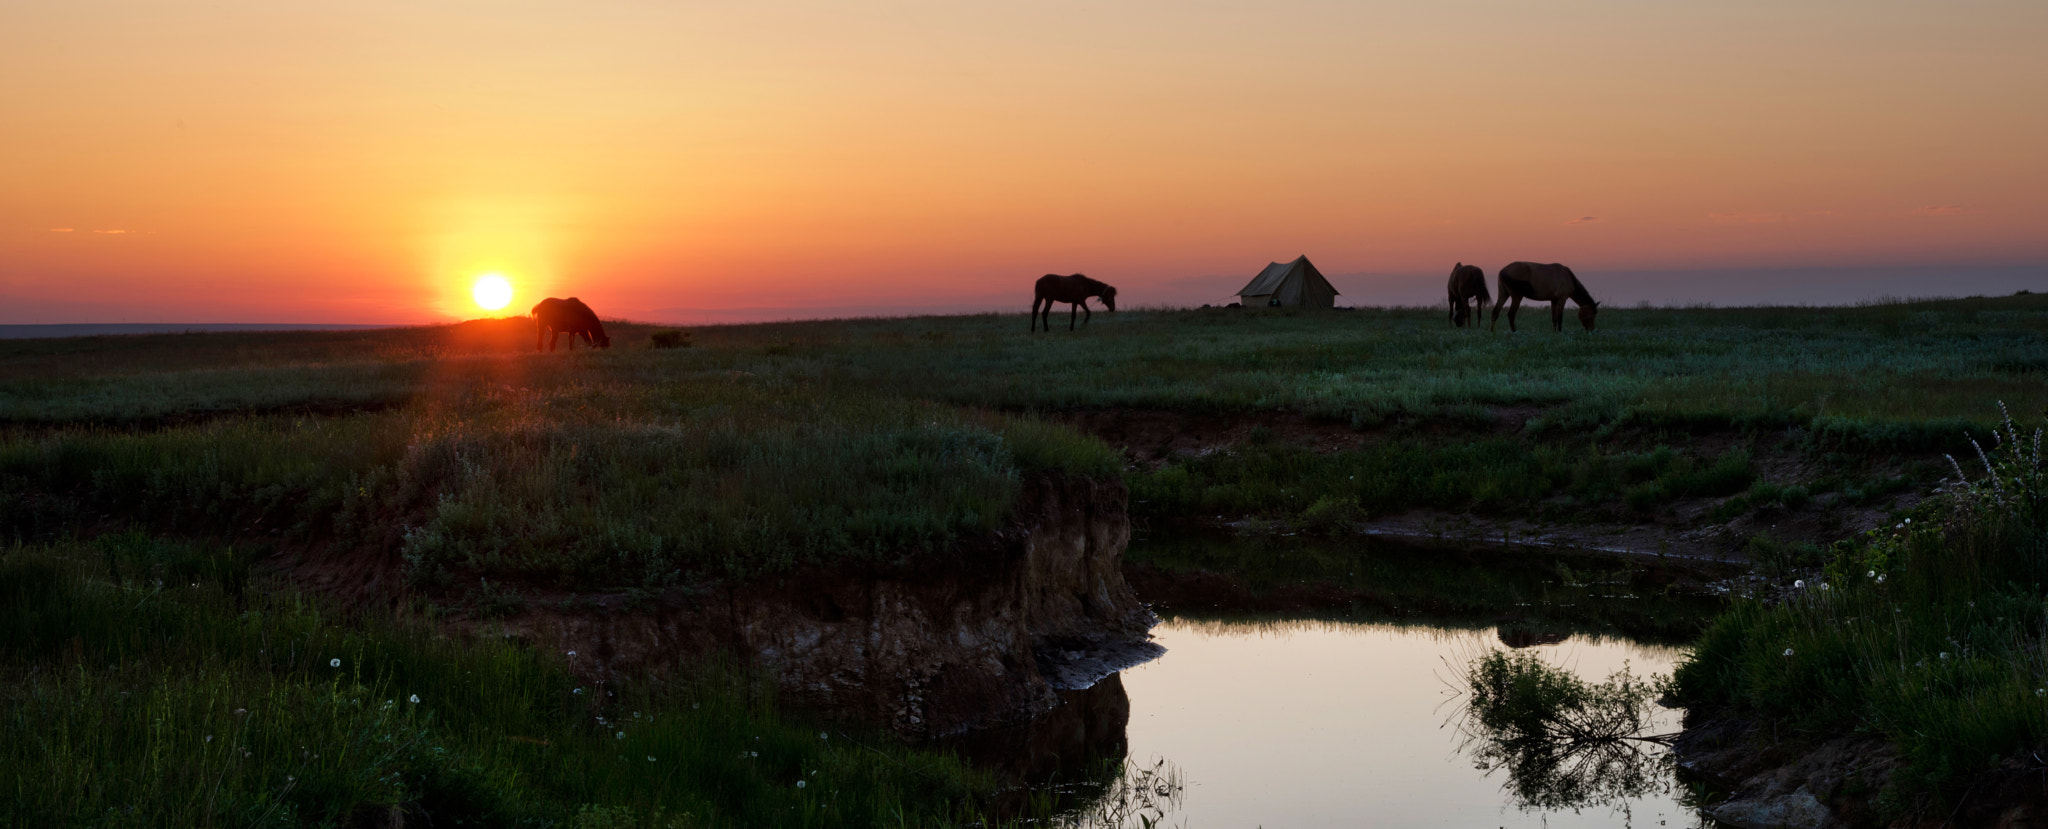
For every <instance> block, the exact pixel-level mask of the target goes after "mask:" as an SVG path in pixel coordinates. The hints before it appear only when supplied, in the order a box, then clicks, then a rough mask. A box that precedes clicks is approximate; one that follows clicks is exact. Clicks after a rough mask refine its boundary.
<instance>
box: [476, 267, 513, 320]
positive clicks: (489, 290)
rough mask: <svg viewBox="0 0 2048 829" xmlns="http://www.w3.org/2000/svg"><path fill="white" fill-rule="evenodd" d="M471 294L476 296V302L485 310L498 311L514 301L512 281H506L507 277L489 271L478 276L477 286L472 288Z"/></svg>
mask: <svg viewBox="0 0 2048 829" xmlns="http://www.w3.org/2000/svg"><path fill="white" fill-rule="evenodd" d="M470 294H471V295H472V296H475V297H476V304H478V305H481V306H483V308H484V310H486V311H496V310H498V309H500V308H503V307H505V306H507V305H510V304H511V303H512V283H510V282H506V281H505V277H502V276H499V275H497V274H494V273H487V274H484V275H483V276H479V277H477V278H476V287H475V288H471V289H470Z"/></svg>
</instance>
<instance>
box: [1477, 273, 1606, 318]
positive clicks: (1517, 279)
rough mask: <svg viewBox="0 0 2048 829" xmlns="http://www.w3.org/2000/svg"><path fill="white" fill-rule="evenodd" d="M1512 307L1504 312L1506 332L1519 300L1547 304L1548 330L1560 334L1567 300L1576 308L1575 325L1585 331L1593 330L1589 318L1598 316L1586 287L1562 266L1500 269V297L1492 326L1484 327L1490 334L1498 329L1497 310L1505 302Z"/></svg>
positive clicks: (1520, 304) (1519, 306) (1495, 304)
mask: <svg viewBox="0 0 2048 829" xmlns="http://www.w3.org/2000/svg"><path fill="white" fill-rule="evenodd" d="M1510 299H1512V300H1514V302H1515V304H1514V305H1512V306H1509V308H1508V330H1509V331H1513V330H1515V312H1516V311H1519V310H1521V309H1522V300H1524V299H1533V300H1537V301H1539V302H1548V303H1550V327H1551V328H1552V329H1555V330H1558V331H1563V330H1564V301H1565V300H1567V299H1569V300H1571V301H1573V302H1576V303H1578V305H1579V322H1580V323H1581V324H1583V325H1585V326H1586V330H1587V331H1591V330H1593V315H1594V314H1596V313H1599V311H1600V303H1598V302H1594V301H1593V295H1592V294H1590V293H1587V292H1586V286H1585V285H1584V284H1582V283H1580V282H1579V278H1578V276H1576V275H1574V274H1573V273H1572V269H1571V268H1567V267H1565V266H1563V265H1558V264H1549V265H1539V264H1536V263H1534V262H1513V263H1510V264H1509V265H1508V266H1507V267H1505V268H1501V269H1500V296H1498V297H1495V298H1494V300H1493V322H1492V323H1491V324H1490V325H1488V326H1487V329H1488V330H1492V329H1493V328H1494V327H1495V326H1498V325H1500V306H1502V305H1504V304H1506V303H1507V301H1508V300H1510Z"/></svg>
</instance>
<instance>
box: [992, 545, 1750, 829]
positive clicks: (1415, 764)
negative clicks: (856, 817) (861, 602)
mask: <svg viewBox="0 0 2048 829" xmlns="http://www.w3.org/2000/svg"><path fill="white" fill-rule="evenodd" d="M1127 560H1129V561H1131V562H1133V563H1134V565H1135V569H1134V570H1127V572H1132V573H1133V574H1134V577H1133V586H1134V587H1136V588H1138V591H1139V596H1140V597H1141V598H1144V599H1145V600H1146V601H1148V602H1151V603H1153V604H1154V607H1155V609H1156V610H1158V611H1159V613H1160V615H1161V616H1162V617H1163V618H1164V620H1165V621H1164V622H1163V623H1162V624H1160V625H1159V626H1158V627H1156V628H1154V629H1153V631H1152V633H1153V636H1154V638H1155V639H1156V640H1157V641H1158V642H1159V643H1160V644H1162V645H1164V646H1165V648H1166V652H1165V654H1164V655H1163V656H1160V657H1159V658H1157V659H1155V660H1154V661H1152V662H1149V663H1146V664H1143V665H1139V666H1137V667H1134V668H1131V669H1128V670H1126V671H1124V672H1122V673H1121V674H1120V675H1117V676H1112V677H1110V678H1108V679H1106V680H1104V681H1103V682H1101V683H1099V684H1098V685H1097V686H1096V687H1095V688H1092V689H1089V690H1086V691H1078V692H1068V694H1067V700H1068V701H1067V703H1066V704H1065V705H1063V706H1061V708H1059V709H1056V710H1055V711H1054V712H1052V713H1051V714H1049V715H1047V716H1046V717H1043V718H1041V720H1040V721H1039V722H1037V723H1034V724H1033V725H1032V726H1029V727H1027V728H1025V729H1022V730H1019V731H1013V732H1010V733H1003V734H991V735H987V736H988V739H987V740H986V741H984V742H983V743H982V745H981V749H982V750H979V751H975V750H970V752H969V753H970V754H974V755H978V756H980V757H982V758H984V759H986V760H990V761H992V762H993V763H994V764H995V765H997V766H999V767H1000V768H1001V769H1002V771H1003V773H1004V775H1005V776H1006V777H1007V778H1008V779H1011V780H1014V781H1018V788H1017V789H1015V790H1014V791H1016V792H1018V793H1019V794H1020V795H1027V796H1037V797H1040V798H1041V802H1043V798H1044V797H1045V796H1047V795H1048V794H1051V795H1052V796H1053V797H1054V801H1055V802H1056V803H1057V804H1063V805H1060V806H1059V809H1060V810H1061V812H1062V813H1061V814H1060V816H1059V817H1058V818H1057V819H1055V820H1053V821H1051V822H1052V823H1055V824H1062V825H1067V826H1087V827H1119V828H1120V827H1136V826H1183V827H1192V828H1194V829H1208V828H1209V827H1225V828H1227V829H1235V828H1236V827H1256V826H1263V827H1274V828H1275V829H1279V827H1324V826H1374V827H1439V826H1441V827H1617V826H1636V827H1701V826H1711V825H1712V824H1711V823H1710V822H1708V821H1706V820H1705V819H1704V818H1703V817H1702V816H1701V815H1700V814H1699V812H1698V810H1697V809H1694V808H1690V807H1688V806H1687V805H1686V801H1687V800H1688V799H1690V792H1689V790H1688V788H1687V786H1686V785H1685V784H1684V783H1682V782H1681V781H1680V780H1679V779H1678V778H1677V777H1676V776H1675V775H1674V772H1673V769H1672V767H1671V764H1670V763H1669V762H1668V759H1667V758H1666V756H1665V752H1664V749H1663V748H1662V746H1661V745H1659V744H1656V743H1644V742H1636V741H1626V742H1623V743H1620V744H1612V743H1610V744H1605V745H1603V746H1600V747H1596V748H1593V749H1586V750H1582V748H1583V747H1571V746H1568V747H1564V748H1563V749H1561V750H1559V751H1555V752H1549V753H1542V752H1539V753H1536V754H1528V753H1524V754H1519V755H1503V754H1502V753H1501V752H1499V751H1494V752H1492V753H1491V754H1489V752H1488V748H1489V747H1490V746H1498V745H1499V744H1498V743H1493V742H1490V741H1489V740H1487V739H1486V737H1487V735H1484V734H1482V733H1480V729H1478V728H1477V727H1476V725H1469V726H1468V721H1467V719H1466V718H1465V717H1464V716H1463V714H1464V712H1465V701H1466V696H1465V693H1464V692H1465V689H1466V687H1467V685H1466V679H1465V678H1466V676H1467V670H1468V668H1469V667H1470V666H1471V665H1472V663H1473V661H1474V660H1477V659H1479V658H1480V657H1482V656H1485V655H1486V654H1488V653H1492V652H1496V651H1500V652H1510V653H1518V654H1535V655H1537V656H1538V658H1540V659H1541V660H1542V661H1543V662H1545V663H1546V664H1548V665H1552V666H1555V667H1558V668H1562V669H1565V670H1568V671H1570V672H1572V673H1573V674H1574V675H1576V676H1578V677H1579V678H1580V679H1583V680H1585V681H1587V682H1595V683H1596V682H1600V681H1603V680H1606V679H1607V678H1609V676H1610V675H1612V674H1613V673H1614V672H1615V671H1618V670H1621V669H1622V668H1623V667H1624V666H1626V667H1627V668H1628V669H1629V670H1630V671H1631V672H1632V673H1633V674H1634V675H1635V676H1636V677H1638V678H1648V677H1650V676H1651V675H1668V674H1670V672H1671V670H1672V666H1673V663H1674V662H1675V661H1677V660H1678V659H1679V658H1680V657H1681V656H1682V654H1683V649H1682V643H1683V642H1685V641H1688V640H1689V639H1690V638H1691V637H1692V636H1693V635H1695V634H1696V633H1697V631H1698V630H1699V628H1700V626H1701V625H1703V624H1704V622H1705V620H1706V619H1707V618H1710V617H1711V616H1712V615H1713V614H1714V613H1715V612H1717V610H1718V608H1719V599H1718V598H1714V597H1712V596H1711V595H1709V594H1710V593H1711V591H1706V590H1702V589H1700V585H1701V583H1702V581H1701V579H1702V578H1711V577H1713V576H1712V574H1711V573H1704V574H1703V572H1702V571H1698V570H1686V569H1685V568H1683V567H1676V566H1674V565H1671V564H1669V563H1665V562H1658V561H1653V560H1626V561H1625V560H1617V559H1614V558H1612V557H1607V558H1601V557H1574V556H1571V555H1568V554H1551V553H1544V554H1541V555H1532V554H1530V553H1528V552H1526V551H1492V552H1487V551H1476V550H1455V551H1445V550H1441V549H1421V548H1414V547H1405V546H1402V545H1400V544H1390V543H1385V542H1377V541H1366V542H1361V541H1357V540H1352V541H1344V542H1331V541H1310V540H1306V539H1266V540H1256V539H1254V540H1246V539H1235V538H1217V537H1185V538H1164V539H1150V540H1146V541H1143V542H1135V543H1133V545H1132V547H1131V550H1130V553H1129V558H1128V559H1127ZM1688 566H1689V565H1688ZM1680 716H1681V714H1680V712H1678V711H1674V710H1669V709H1663V708H1655V709H1654V711H1653V713H1652V716H1651V722H1650V723H1649V724H1648V726H1647V728H1645V729H1644V730H1643V731H1642V732H1639V733H1640V734H1643V735H1655V734H1668V733H1671V732H1675V731H1677V730H1678V728H1679V719H1680ZM1531 757H1536V758H1537V759H1538V760H1539V761H1538V762H1532V761H1530V758H1531ZM1504 759H1512V760H1519V761H1521V762H1520V764H1519V765H1518V766H1517V769H1518V770H1519V773H1516V774H1511V773H1510V771H1509V770H1508V769H1505V768H1495V767H1498V766H1502V765H1503V762H1502V761H1503V760H1504ZM1039 813H1040V814H1044V812H1043V811H1040V812H1039Z"/></svg>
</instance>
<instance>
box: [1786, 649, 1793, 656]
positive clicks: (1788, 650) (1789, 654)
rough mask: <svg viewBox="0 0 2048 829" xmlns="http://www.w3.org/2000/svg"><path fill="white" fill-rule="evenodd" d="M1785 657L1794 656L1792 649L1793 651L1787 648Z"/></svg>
mask: <svg viewBox="0 0 2048 829" xmlns="http://www.w3.org/2000/svg"><path fill="white" fill-rule="evenodd" d="M1785 655H1786V656H1791V655H1792V649H1791V648H1786V649H1785Z"/></svg>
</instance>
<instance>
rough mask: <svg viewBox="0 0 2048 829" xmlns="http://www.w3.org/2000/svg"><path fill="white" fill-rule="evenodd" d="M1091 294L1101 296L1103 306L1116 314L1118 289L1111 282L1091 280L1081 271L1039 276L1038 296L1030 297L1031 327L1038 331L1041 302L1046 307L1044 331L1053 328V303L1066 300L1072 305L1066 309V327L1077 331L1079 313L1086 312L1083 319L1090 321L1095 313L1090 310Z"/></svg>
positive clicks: (1083, 320)
mask: <svg viewBox="0 0 2048 829" xmlns="http://www.w3.org/2000/svg"><path fill="white" fill-rule="evenodd" d="M1089 297H1101V298H1102V307H1103V308H1104V309H1106V310H1108V311H1109V312H1110V313H1116V288H1114V287H1112V286H1110V285H1109V283H1106V282H1102V281H1100V280H1095V279H1089V278H1088V277H1086V276H1083V275H1081V274H1078V273H1077V274H1074V275H1073V276H1060V275H1058V274H1050V273H1049V274H1046V275H1044V276H1041V277H1039V278H1038V288H1037V295H1036V296H1034V297H1032V299H1031V330H1033V331H1036V330H1038V320H1039V306H1040V305H1041V304H1043V305H1044V307H1045V311H1044V313H1045V330H1047V331H1051V330H1052V304H1053V303H1055V302H1065V303H1068V304H1069V305H1072V306H1073V308H1071V309H1069V310H1068V311H1067V330H1068V331H1072V330H1074V315H1075V314H1076V313H1082V314H1087V316H1084V317H1082V318H1081V321H1082V322H1087V321H1088V318H1089V317H1093V316H1095V314H1094V313H1092V312H1090V311H1089V310H1088V298H1089Z"/></svg>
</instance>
